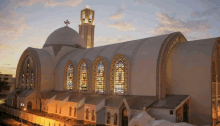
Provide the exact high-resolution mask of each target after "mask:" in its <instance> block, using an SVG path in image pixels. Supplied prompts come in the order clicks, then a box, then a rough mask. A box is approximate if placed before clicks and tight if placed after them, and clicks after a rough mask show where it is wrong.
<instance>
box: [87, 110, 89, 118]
mask: <svg viewBox="0 0 220 126" xmlns="http://www.w3.org/2000/svg"><path fill="white" fill-rule="evenodd" d="M86 119H89V109H86Z"/></svg>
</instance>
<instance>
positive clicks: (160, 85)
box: [156, 32, 187, 99]
mask: <svg viewBox="0 0 220 126" xmlns="http://www.w3.org/2000/svg"><path fill="white" fill-rule="evenodd" d="M186 41H187V39H186V38H185V37H184V35H183V34H182V33H180V32H175V33H172V34H170V35H169V36H168V37H167V38H166V39H165V41H164V42H163V44H162V46H161V48H160V52H159V55H158V58H157V69H156V95H157V98H158V99H161V98H163V97H165V95H166V91H165V85H164V82H165V74H164V73H166V63H167V59H168V56H169V53H170V51H171V50H172V48H173V47H174V46H175V45H176V44H178V43H182V42H186Z"/></svg>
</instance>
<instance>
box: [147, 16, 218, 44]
mask: <svg viewBox="0 0 220 126" xmlns="http://www.w3.org/2000/svg"><path fill="white" fill-rule="evenodd" d="M157 20H158V21H159V25H157V26H156V27H155V28H154V29H152V30H151V31H150V32H149V33H153V34H154V35H161V34H167V33H171V32H176V31H179V32H182V33H183V34H184V35H186V37H187V38H188V39H190V40H194V39H198V38H199V39H203V38H210V37H211V36H210V35H209V33H207V30H209V29H211V28H213V27H214V26H211V25H209V23H208V22H209V21H208V20H191V21H190V20H189V21H186V22H184V21H181V20H177V19H175V18H173V17H169V16H168V15H166V14H162V13H157Z"/></svg>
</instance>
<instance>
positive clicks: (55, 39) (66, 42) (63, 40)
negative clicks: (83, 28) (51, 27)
mask: <svg viewBox="0 0 220 126" xmlns="http://www.w3.org/2000/svg"><path fill="white" fill-rule="evenodd" d="M52 45H61V46H71V47H78V48H80V47H81V48H86V44H85V42H84V40H83V39H82V38H81V37H80V35H79V34H78V33H77V32H76V31H75V30H73V29H72V28H70V27H68V26H65V27H62V28H59V29H57V30H55V31H54V32H53V33H51V34H50V35H49V37H48V38H47V40H46V42H45V44H44V46H43V48H44V47H48V46H52Z"/></svg>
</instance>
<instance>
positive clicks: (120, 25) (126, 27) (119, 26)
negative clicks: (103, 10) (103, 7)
mask: <svg viewBox="0 0 220 126" xmlns="http://www.w3.org/2000/svg"><path fill="white" fill-rule="evenodd" d="M107 26H108V27H112V28H115V29H118V30H120V31H135V30H136V28H135V27H134V26H132V25H131V24H130V23H125V22H124V21H119V22H116V23H114V24H112V25H107Z"/></svg>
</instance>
